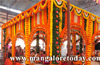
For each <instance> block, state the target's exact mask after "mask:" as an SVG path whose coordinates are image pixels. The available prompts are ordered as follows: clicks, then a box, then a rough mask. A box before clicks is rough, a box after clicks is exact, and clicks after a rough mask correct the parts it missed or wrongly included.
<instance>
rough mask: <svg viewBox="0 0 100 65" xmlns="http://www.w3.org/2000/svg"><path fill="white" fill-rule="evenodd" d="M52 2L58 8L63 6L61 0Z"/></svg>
mask: <svg viewBox="0 0 100 65" xmlns="http://www.w3.org/2000/svg"><path fill="white" fill-rule="evenodd" d="M54 4H55V5H56V6H57V7H58V8H62V7H63V1H61V0H59V1H58V0H54Z"/></svg>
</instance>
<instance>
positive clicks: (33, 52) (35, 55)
mask: <svg viewBox="0 0 100 65" xmlns="http://www.w3.org/2000/svg"><path fill="white" fill-rule="evenodd" d="M46 56H47V54H46V51H43V50H41V51H40V52H36V51H35V50H32V52H31V57H39V60H38V61H37V60H35V61H34V62H33V61H32V63H38V64H49V62H46V61H45V60H44V61H42V60H41V59H40V58H41V57H44V58H45V57H46Z"/></svg>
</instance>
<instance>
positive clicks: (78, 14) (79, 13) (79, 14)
mask: <svg viewBox="0 0 100 65" xmlns="http://www.w3.org/2000/svg"><path fill="white" fill-rule="evenodd" d="M74 12H75V13H76V15H77V16H81V15H82V10H80V9H78V8H74Z"/></svg>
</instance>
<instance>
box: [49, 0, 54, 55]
mask: <svg viewBox="0 0 100 65" xmlns="http://www.w3.org/2000/svg"><path fill="white" fill-rule="evenodd" d="M50 13H51V15H50V56H52V38H53V36H52V27H53V23H52V22H53V1H51V12H50Z"/></svg>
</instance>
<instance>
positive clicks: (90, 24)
mask: <svg viewBox="0 0 100 65" xmlns="http://www.w3.org/2000/svg"><path fill="white" fill-rule="evenodd" d="M88 20H89V21H87V23H88V28H87V35H88V44H87V45H86V58H87V59H88V58H89V57H91V53H92V32H93V22H92V21H91V20H90V19H89V18H88ZM86 65H91V60H88V61H86Z"/></svg>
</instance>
